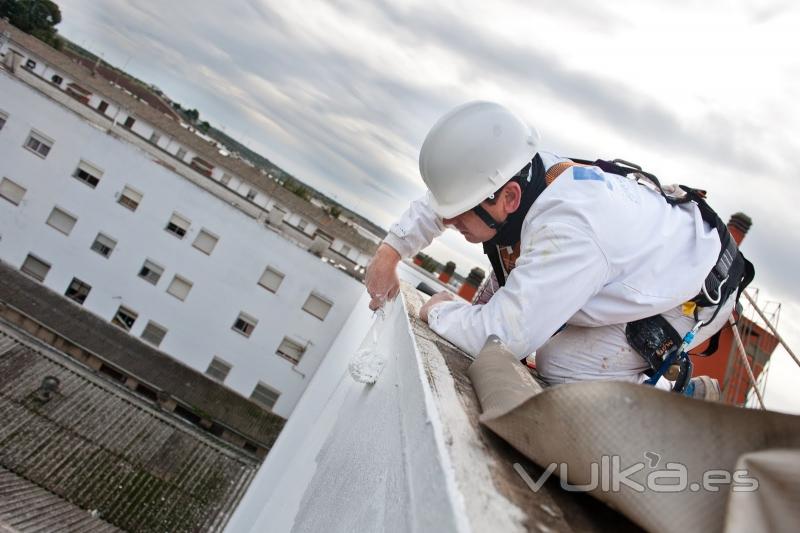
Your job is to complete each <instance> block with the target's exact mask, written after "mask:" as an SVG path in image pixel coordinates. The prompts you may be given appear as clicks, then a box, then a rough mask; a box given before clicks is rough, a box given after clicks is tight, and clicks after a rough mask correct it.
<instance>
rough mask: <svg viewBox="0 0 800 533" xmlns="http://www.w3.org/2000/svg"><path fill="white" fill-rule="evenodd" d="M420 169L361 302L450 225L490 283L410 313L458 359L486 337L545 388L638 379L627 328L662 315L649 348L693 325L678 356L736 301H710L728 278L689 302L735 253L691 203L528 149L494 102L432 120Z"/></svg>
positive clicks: (376, 298)
mask: <svg viewBox="0 0 800 533" xmlns="http://www.w3.org/2000/svg"><path fill="white" fill-rule="evenodd" d="M609 165H610V164H609ZM419 166H420V172H421V174H422V178H423V180H424V182H425V184H426V185H427V187H428V194H427V195H426V197H424V198H422V199H420V200H417V201H415V202H413V203H412V204H411V206H410V207H409V209H408V210H407V211H406V212H405V213H404V214H403V215H402V216H401V217H400V220H399V221H398V222H397V223H395V224H394V225H392V227H391V229H390V232H389V234H388V235H387V237H386V239H385V240H384V242H383V243H382V244H381V245H380V247H379V248H378V251H377V253H376V255H375V257H374V259H373V261H372V263H371V264H370V266H369V269H368V271H367V290H368V292H369V294H370V296H371V297H372V301H371V303H370V307H371V308H373V309H375V308H378V307H380V306H382V305H383V303H384V302H385V301H386V299H387V298H393V297H394V296H395V295H396V294H397V291H398V288H399V284H398V280H397V274H396V271H395V269H396V266H397V263H398V262H399V260H400V259H401V258H404V257H409V256H412V255H414V254H416V253H417V252H418V251H419V250H421V249H422V248H424V247H426V246H427V245H428V244H429V243H430V242H431V241H432V240H433V239H434V238H435V237H437V236H438V235H440V234H441V233H442V232H443V231H444V230H445V228H446V227H452V228H455V229H456V230H458V231H459V232H460V233H461V234H462V235H463V236H464V237H465V238H466V239H467V241H469V242H473V243H483V246H484V251H485V252H486V253H487V255H489V258H490V260H491V262H492V266H493V270H494V274H493V276H494V277H496V278H497V281H498V282H499V284H500V285H502V287H501V288H499V290H497V292H496V293H494V294H493V295H492V296H491V298H490V299H489V300H488V301H486V302H485V303H483V304H479V305H470V304H469V303H467V302H464V301H460V300H456V299H454V298H453V296H452V295H451V294H449V293H446V292H442V293H439V294H437V295H435V296H433V297H432V298H431V299H430V300H429V301H428V302H427V303H426V304H425V305H424V306H423V307H422V309H421V310H420V316H421V318H422V319H423V320H425V321H427V322H428V324H429V325H430V327H431V329H432V330H433V331H435V332H436V333H438V334H439V335H441V336H442V337H444V338H446V339H448V340H449V341H451V342H453V343H454V344H456V345H457V346H459V347H460V348H462V349H463V350H464V351H465V352H466V353H467V354H469V355H472V356H475V355H476V354H477V353H478V352H479V351H480V349H481V348H482V347H483V345H484V343H485V342H486V339H487V338H488V337H489V336H490V335H496V336H498V337H499V338H500V340H502V341H503V342H504V343H505V344H506V346H507V347H508V348H509V349H510V350H511V351H512V352H513V353H515V354H516V355H517V356H519V357H520V358H523V357H525V356H526V355H528V354H531V353H533V352H536V365H537V369H538V371H539V372H540V374H541V375H542V377H543V378H544V379H545V380H546V381H547V382H549V383H551V384H556V383H565V382H571V381H580V380H596V379H614V380H623V381H631V382H636V383H642V382H644V381H645V380H646V379H647V375H646V374H645V371H650V373H652V371H653V370H654V368H653V367H654V366H656V365H654V364H652V354H641V355H640V353H638V352H641V351H642V350H646V349H647V347H644V348H643V347H641V346H639V347H637V348H638V352H637V350H636V349H634V348H633V347H631V345H630V344H629V342H628V337H630V336H631V331H630V328H629V327H628V326H627V325H628V324H629V323H633V324H636V321H639V320H640V319H646V318H649V317H656V318H658V317H659V315H660V316H661V317H663V318H664V319H666V322H668V324H669V325H668V326H665V327H666V328H667V329H668V328H669V327H670V326H671V327H672V328H674V332H672V339H673V341H672V344H670V343H669V342H666V341H665V343H662V348H663V347H664V346H672V345H674V344H675V343H676V342H677V343H680V338H682V337H683V336H684V335H685V334H686V333H687V332H689V331H690V330H692V328H694V327H695V326H698V327H699V330H698V331H697V335H696V336H695V338H694V340H693V341H692V342H691V344H690V345H689V348H691V347H694V346H697V345H699V344H700V343H702V342H703V341H705V340H706V339H708V338H709V337H710V336H711V335H712V334H713V333H715V332H716V331H718V330H719V329H720V327H722V325H724V324H725V322H726V321H727V319H728V317H729V315H730V313H731V310H732V309H733V306H734V301H735V298H734V297H728V296H730V294H729V293H730V292H731V291H726V294H725V298H722V291H723V288H724V287H723V286H722V285H724V284H725V283H728V286H733V287H734V288H735V287H737V286H738V285H739V281H740V279H739V278H741V277H743V276H742V275H741V274H740V273H739V271H738V270H737V272H736V274H735V275H734V274H732V275H734V277H735V278H736V279H735V280H733V279H731V280H725V281H723V283H722V284H717V286H716V287H711V292H712V293H713V294H711V295H709V299H706V300H703V298H700V299H698V298H697V297H698V295H702V289H703V288H704V287H705V288H708V283H709V281H708V279H707V278H709V279H711V278H710V272H712V270H714V269H717V270H719V268H723V269H724V270H725V272H724V274H725V275H726V276H727V268H728V267H729V266H730V265H727V263H726V264H723V263H720V261H721V259H720V257H721V256H727V255H729V252H730V253H734V254H738V251H737V250H735V245H733V248H730V246H731V244H730V242H731V241H732V240H731V239H729V238H728V239H726V242H725V245H726V247H727V248H726V249H723V251H725V250H727V252H725V253H722V254H721V249H722V248H721V242H720V241H721V235H722V233H721V231H723V230H720V229H719V228H717V227H715V226H713V225H710V224H709V222H707V221H704V219H703V215H702V214H701V209H700V208H699V205H698V203H697V202H701V203H702V204H703V205H705V202H704V201H702V200H697V202H695V201H687V202H683V203H679V201H676V200H672V199H671V198H667V197H665V195H664V194H663V193H662V190H661V187H660V185H658V186H656V185H657V181H656V183H655V184H648V185H643V184H640V183H638V182H637V181H636V180H635V179H632V178H631V177H628V176H623V175H619V174H616V173H613V172H605V171H603V170H601V169H600V168H598V167H597V166H592V165H590V164H581V165H576V164H575V163H574V162H572V161H570V160H568V159H564V158H560V157H558V156H555V155H553V154H550V153H547V152H543V151H540V150H539V135H538V133H537V132H536V130H535V129H532V128H529V127H528V126H526V125H525V123H524V122H523V121H522V120H520V119H519V118H518V117H516V116H515V115H514V114H513V113H512V112H511V111H509V110H508V109H506V108H504V107H502V106H500V105H498V104H494V103H490V102H471V103H468V104H465V105H462V106H460V107H458V108H456V109H454V110H452V111H451V112H449V113H447V114H446V115H445V116H443V117H442V118H441V119H440V120H439V121H438V122H437V123H436V124H435V125H434V126H433V128H432V129H431V131H430V132H429V133H428V136H427V138H426V139H425V142H424V143H423V145H422V149H421V151H420V160H419ZM617 167H619V165H617ZM617 167H615V168H617ZM609 168H611V167H609ZM619 168H622V167H619ZM626 168H627V167H626ZM617 169H618V168H617ZM611 170H614V168H611ZM679 192H680V193H683V192H684V191H679ZM708 211H710V209H708ZM710 212H711V213H712V214H713V211H710ZM714 216H716V215H714ZM707 218H708V217H707ZM716 218H717V219H718V217H716ZM723 227H724V226H723ZM724 231H725V232H727V230H724ZM739 255H740V254H738V255H736V257H737V259H738V256H739ZM742 260H743V258H742ZM740 262H741V261H740ZM720 265H722V266H721V267H720ZM737 265H738V263H737ZM718 277H720V278H722V276H721V275H720V276H718ZM712 281H713V280H712ZM712 285H713V284H712ZM715 290H716V291H717V292H716V293H715V292H714V291H715ZM715 299H719V300H720V302H719V304H718V305H712V303H711V302H713V301H714V300H715ZM693 300H694V301H695V302H701V304H702V305H705V306H704V307H700V306H698V305H694V302H693ZM701 300H703V301H701ZM708 300H710V302H709V301H708ZM700 321H702V322H700ZM706 322H710V323H706ZM645 324H646V325H649V324H650V322H646V323H645ZM562 326H564V327H563V329H561V328H562ZM648 327H649V326H648ZM626 329H628V335H627V336H626ZM647 331H650V330H647ZM557 332H558V333H557ZM675 332H677V335H679V336H680V337H678V340H675ZM556 333H557V334H556ZM633 333H634V336H635V333H636V332H635V331H634V332H633ZM645 337H647V335H645ZM651 347H652V346H651ZM646 357H651V358H650V359H649V360H648V359H646ZM701 384H702V385H704V386H707V387H711V386H712V385H713V384H712V383H710V382H709V381H708V380H704V381H702V383H701ZM659 385H660V386H662V387H664V388H667V387H669V385H670V384H669V383H667V382H665V381H664V380H663V379H662V380H660V381H659ZM717 387H718V386H717ZM705 392H706V391H700V394H701V395H702V394H704V393H705ZM713 393H714V391H707V395H709V396H711V397H713Z"/></svg>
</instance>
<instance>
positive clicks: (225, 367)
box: [206, 357, 233, 382]
mask: <svg viewBox="0 0 800 533" xmlns="http://www.w3.org/2000/svg"><path fill="white" fill-rule="evenodd" d="M232 368H233V366H232V365H231V364H230V363H228V362H227V361H225V360H223V359H220V358H219V357H214V358H213V359H212V360H211V363H209V365H208V368H207V369H206V375H207V376H209V377H210V378H213V379H215V380H217V381H219V382H224V381H225V379H226V378H227V377H228V374H229V373H230V371H231V369H232Z"/></svg>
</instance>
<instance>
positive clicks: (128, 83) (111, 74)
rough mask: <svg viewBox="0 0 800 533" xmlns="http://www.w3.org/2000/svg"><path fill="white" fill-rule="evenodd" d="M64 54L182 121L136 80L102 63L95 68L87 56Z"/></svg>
mask: <svg viewBox="0 0 800 533" xmlns="http://www.w3.org/2000/svg"><path fill="white" fill-rule="evenodd" d="M62 53H63V54H65V55H66V56H68V57H70V58H72V60H73V61H75V62H77V63H80V64H81V65H83V66H84V67H86V68H88V69H90V70H91V69H95V71H96V72H97V73H98V74H100V75H101V76H102V77H104V78H105V79H107V80H109V81H112V82H114V83H116V84H117V85H119V86H120V87H122V88H123V89H125V90H127V91H130V92H131V93H133V94H134V95H136V97H137V98H139V99H140V100H144V101H145V102H147V105H149V106H150V107H152V108H154V109H156V110H157V111H161V112H162V113H164V114H165V115H167V116H171V117H172V118H173V119H174V120H180V117H179V116H178V114H177V113H176V112H175V111H174V110H173V109H172V108H171V107H170V105H169V104H168V103H166V102H164V101H163V100H162V99H161V98H160V97H159V96H158V95H157V94H155V93H154V92H153V91H151V90H150V89H149V88H147V87H145V86H143V85H141V84H140V83H138V82H136V81H134V80H131V79H130V78H128V77H127V76H125V75H124V74H120V73H118V72H116V71H115V70H112V69H110V68H108V67H106V66H105V65H103V64H102V62H101V63H100V64H99V65H97V66H96V67H95V62H94V61H92V60H91V59H90V58H88V57H86V56H82V55H79V54H76V53H75V52H72V51H71V50H64V51H63V52H62Z"/></svg>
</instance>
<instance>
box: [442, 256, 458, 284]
mask: <svg viewBox="0 0 800 533" xmlns="http://www.w3.org/2000/svg"><path fill="white" fill-rule="evenodd" d="M455 271H456V264H455V263H453V262H452V261H448V262H447V264H446V265H445V267H444V270H442V273H441V274H439V281H441V282H442V283H449V282H450V278H452V277H453V273H454V272H455Z"/></svg>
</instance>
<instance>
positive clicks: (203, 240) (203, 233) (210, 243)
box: [192, 229, 219, 255]
mask: <svg viewBox="0 0 800 533" xmlns="http://www.w3.org/2000/svg"><path fill="white" fill-rule="evenodd" d="M217 241H219V237H217V236H216V235H214V234H213V233H211V232H210V231H208V230H207V229H201V230H200V233H198V234H197V237H196V238H195V240H194V242H193V243H192V246H194V247H195V248H197V249H198V250H200V251H201V252H203V253H205V254H208V255H211V252H213V251H214V247H215V246H216V245H217Z"/></svg>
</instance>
